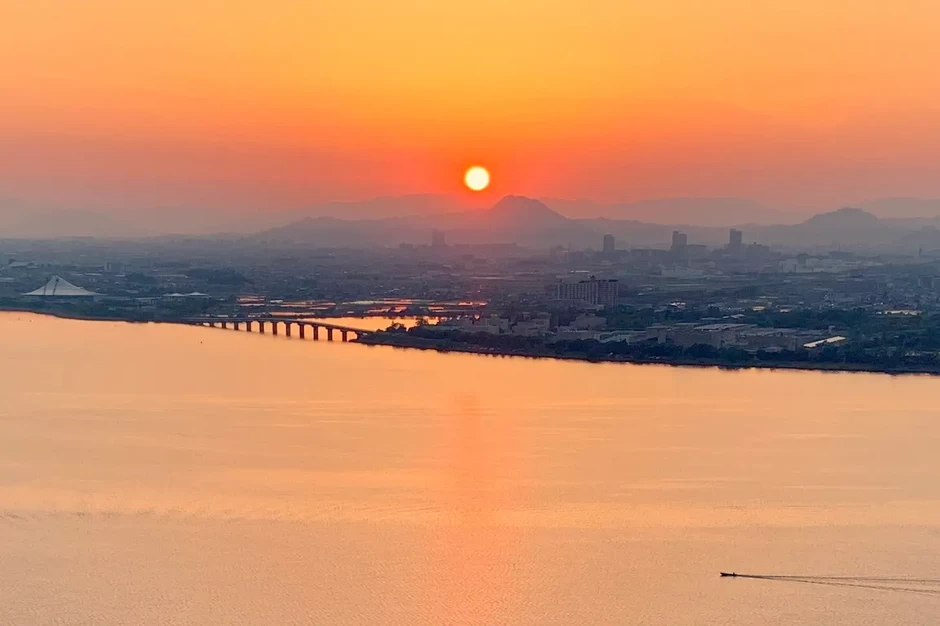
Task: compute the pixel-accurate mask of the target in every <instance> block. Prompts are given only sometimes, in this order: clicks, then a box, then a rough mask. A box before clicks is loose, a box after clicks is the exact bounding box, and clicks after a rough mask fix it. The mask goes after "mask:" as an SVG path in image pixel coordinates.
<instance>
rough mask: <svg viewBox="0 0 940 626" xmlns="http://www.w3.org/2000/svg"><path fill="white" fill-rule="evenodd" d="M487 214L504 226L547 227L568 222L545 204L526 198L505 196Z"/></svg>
mask: <svg viewBox="0 0 940 626" xmlns="http://www.w3.org/2000/svg"><path fill="white" fill-rule="evenodd" d="M487 213H488V217H489V218H490V219H491V220H493V221H495V222H497V223H500V224H501V225H504V226H529V227H539V226H541V227H545V226H561V225H563V224H565V223H567V222H568V218H566V217H565V216H564V215H562V214H561V213H557V212H555V211H553V210H552V209H550V208H549V207H548V206H547V205H545V203H543V202H540V201H538V200H535V199H533V198H527V197H525V196H504V197H503V198H502V199H501V200H500V201H499V202H497V203H496V204H494V205H493V206H492V207H491V208H490V210H489V211H488V212H487Z"/></svg>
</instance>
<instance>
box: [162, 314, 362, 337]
mask: <svg viewBox="0 0 940 626" xmlns="http://www.w3.org/2000/svg"><path fill="white" fill-rule="evenodd" d="M180 322H181V323H183V324H190V325H193V326H208V327H210V328H230V329H232V330H242V329H243V328H244V330H245V331H246V332H249V333H250V332H254V329H255V327H257V331H258V332H259V333H261V334H264V333H266V332H267V329H268V328H270V330H271V334H272V335H278V334H280V333H279V330H280V328H281V327H283V330H284V335H285V336H287V337H291V336H292V335H293V329H294V327H295V326H296V327H297V334H298V336H299V337H300V338H301V339H306V338H307V334H308V331H309V334H310V335H311V336H312V337H313V339H314V340H315V341H319V340H320V334H321V331H323V334H324V335H325V337H326V340H327V341H333V337H334V333H339V336H340V339H341V340H342V341H349V340H350V336H351V335H353V336H354V338H355V339H360V338H362V337H364V336H366V335H368V334H370V333H372V332H373V331H369V330H362V329H361V328H353V327H352V326H343V325H342V324H332V323H330V322H323V321H320V320H317V319H316V318H292V317H277V316H252V317H247V316H246V317H189V318H185V319H182V320H180Z"/></svg>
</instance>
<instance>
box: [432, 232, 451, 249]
mask: <svg viewBox="0 0 940 626" xmlns="http://www.w3.org/2000/svg"><path fill="white" fill-rule="evenodd" d="M431 247H432V248H446V247H447V241H446V240H445V239H444V231H442V230H432V231H431Z"/></svg>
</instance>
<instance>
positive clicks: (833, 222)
mask: <svg viewBox="0 0 940 626" xmlns="http://www.w3.org/2000/svg"><path fill="white" fill-rule="evenodd" d="M803 223H804V224H807V225H813V226H838V227H842V228H871V227H877V226H878V225H879V224H880V223H881V220H880V219H878V217H877V216H875V215H872V214H871V213H869V212H868V211H865V210H862V209H855V208H852V207H843V208H841V209H837V210H835V211H830V212H829V213H820V214H818V215H814V216H813V217H811V218H809V219H808V220H806V221H805V222H803Z"/></svg>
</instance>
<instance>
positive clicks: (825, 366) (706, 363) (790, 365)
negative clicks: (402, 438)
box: [0, 306, 940, 376]
mask: <svg viewBox="0 0 940 626" xmlns="http://www.w3.org/2000/svg"><path fill="white" fill-rule="evenodd" d="M4 312H5V313H30V314H34V315H46V316H50V317H57V318H60V319H72V320H79V321H88V322H125V323H129V324H146V323H154V324H181V323H183V322H181V321H179V320H175V319H172V318H164V319H132V318H127V317H119V316H93V315H82V314H76V313H72V312H68V311H61V310H41V309H33V308H29V307H10V306H4V307H0V313H4ZM367 317H370V316H363V319H365V318H367ZM349 343H359V344H362V345H365V346H388V347H392V348H403V349H412V350H431V351H434V352H442V353H447V352H452V353H462V354H476V355H482V356H498V357H521V358H528V359H554V360H559V361H582V362H586V363H631V364H635V365H669V366H674V367H710V368H719V369H725V370H746V369H768V370H808V371H819V372H867V373H874V374H890V375H902V374H903V375H911V374H918V375H930V376H937V375H940V367H917V366H910V365H903V364H900V365H886V366H878V365H872V364H867V363H865V364H863V363H845V362H841V363H840V362H835V363H832V362H818V361H770V360H756V359H755V360H751V361H745V362H729V361H724V360H722V359H708V358H690V357H676V356H668V357H636V356H628V355H608V356H591V355H586V354H578V353H567V354H559V353H557V352H552V351H550V350H547V349H545V348H544V347H542V348H541V349H539V348H533V347H529V348H512V349H508V348H496V347H488V346H479V345H474V344H471V343H462V342H459V341H453V340H448V339H440V340H439V339H434V338H429V337H417V336H415V335H412V334H410V333H407V332H390V331H370V332H369V333H368V334H365V335H363V336H361V337H358V338H356V339H351V340H350V342H349Z"/></svg>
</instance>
